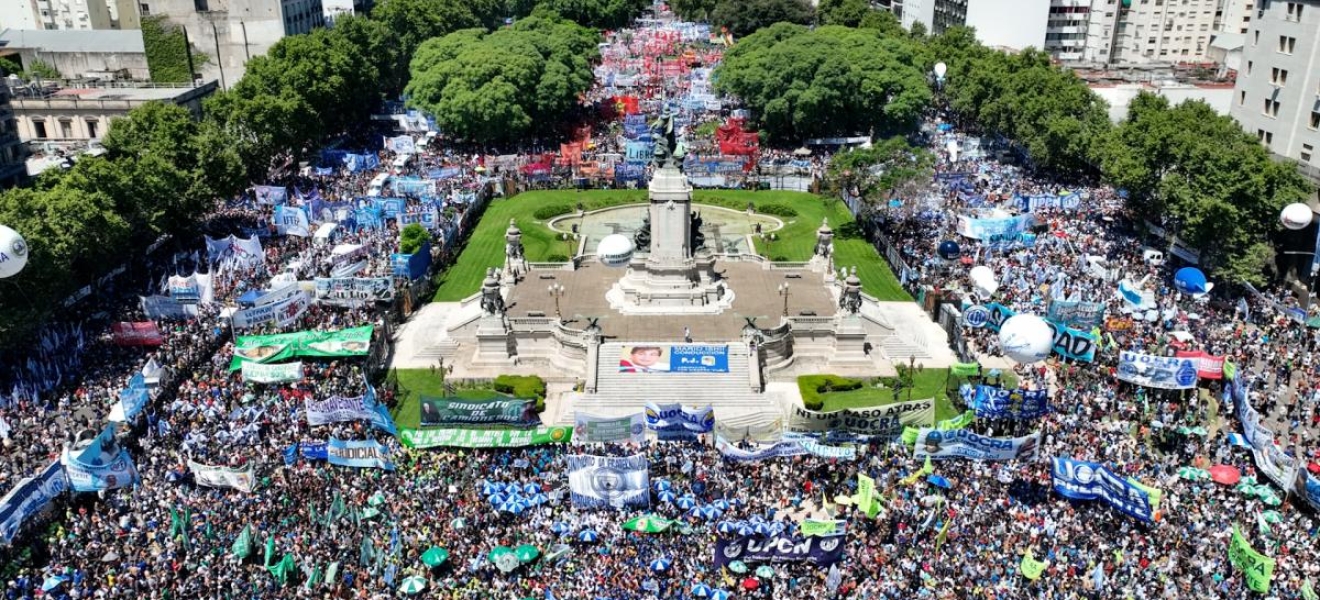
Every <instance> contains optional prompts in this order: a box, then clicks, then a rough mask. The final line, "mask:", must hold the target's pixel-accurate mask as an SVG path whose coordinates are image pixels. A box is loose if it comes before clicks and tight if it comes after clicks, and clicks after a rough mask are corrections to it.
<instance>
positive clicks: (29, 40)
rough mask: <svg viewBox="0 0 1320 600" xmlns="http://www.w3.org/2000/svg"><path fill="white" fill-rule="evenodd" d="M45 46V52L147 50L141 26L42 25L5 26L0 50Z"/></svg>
mask: <svg viewBox="0 0 1320 600" xmlns="http://www.w3.org/2000/svg"><path fill="white" fill-rule="evenodd" d="M28 49H31V50H41V51H43V52H88V53H99V54H116V53H123V54H132V53H139V54H140V53H143V52H146V49H145V47H144V46H143V44H142V32H141V31H139V30H136V29H134V30H125V31H120V30H113V29H95V30H77V29H64V30H56V31H46V30H41V29H5V30H4V31H3V32H0V51H3V50H28Z"/></svg>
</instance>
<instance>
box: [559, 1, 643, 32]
mask: <svg viewBox="0 0 1320 600" xmlns="http://www.w3.org/2000/svg"><path fill="white" fill-rule="evenodd" d="M649 4H650V3H649V2H646V0H540V1H539V2H538V3H537V6H538V8H540V9H549V10H552V11H554V12H556V13H559V15H561V16H563V17H564V18H565V19H568V20H570V21H573V22H576V23H579V24H582V25H586V26H588V27H597V28H601V29H616V28H619V27H625V26H627V25H628V23H629V22H631V21H632V19H633V16H635V15H636V14H637V13H638V12H640V11H641V10H642V9H643V8H646V6H647V5H649Z"/></svg>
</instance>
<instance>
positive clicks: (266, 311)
mask: <svg viewBox="0 0 1320 600" xmlns="http://www.w3.org/2000/svg"><path fill="white" fill-rule="evenodd" d="M310 305H311V299H310V298H308V297H307V294H305V293H303V292H302V291H299V292H298V293H297V294H295V295H293V296H290V297H288V298H285V299H283V300H280V301H279V302H276V303H274V304H267V305H266V306H258V307H256V308H246V309H243V310H240V311H238V312H235V313H234V328H236V329H251V328H253V327H256V326H258V325H265V324H266V323H275V325H277V326H279V327H283V326H285V325H288V324H289V323H292V322H294V321H296V320H297V319H298V317H300V316H302V314H303V313H304V312H307V307H308V306H310Z"/></svg>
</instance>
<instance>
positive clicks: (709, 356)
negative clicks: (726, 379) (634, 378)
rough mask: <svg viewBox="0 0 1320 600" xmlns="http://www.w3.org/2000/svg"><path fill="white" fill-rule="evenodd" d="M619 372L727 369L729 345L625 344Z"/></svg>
mask: <svg viewBox="0 0 1320 600" xmlns="http://www.w3.org/2000/svg"><path fill="white" fill-rule="evenodd" d="M619 372H620V373H728V372H729V347H728V346H705V345H683V344H649V345H637V346H624V347H623V350H622V352H621V353H620V354H619Z"/></svg>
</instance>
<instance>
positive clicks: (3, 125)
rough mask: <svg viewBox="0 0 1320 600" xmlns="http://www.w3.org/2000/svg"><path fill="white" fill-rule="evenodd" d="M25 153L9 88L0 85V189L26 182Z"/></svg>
mask: <svg viewBox="0 0 1320 600" xmlns="http://www.w3.org/2000/svg"><path fill="white" fill-rule="evenodd" d="M26 162H27V151H26V150H25V149H24V146H23V140H22V138H20V137H19V135H18V121H17V119H16V118H15V115H14V109H13V106H12V105H11V103H10V96H9V88H8V87H6V86H3V85H0V188H11V187H14V186H15V185H18V184H21V183H23V182H24V181H26V180H27V166H26Z"/></svg>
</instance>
